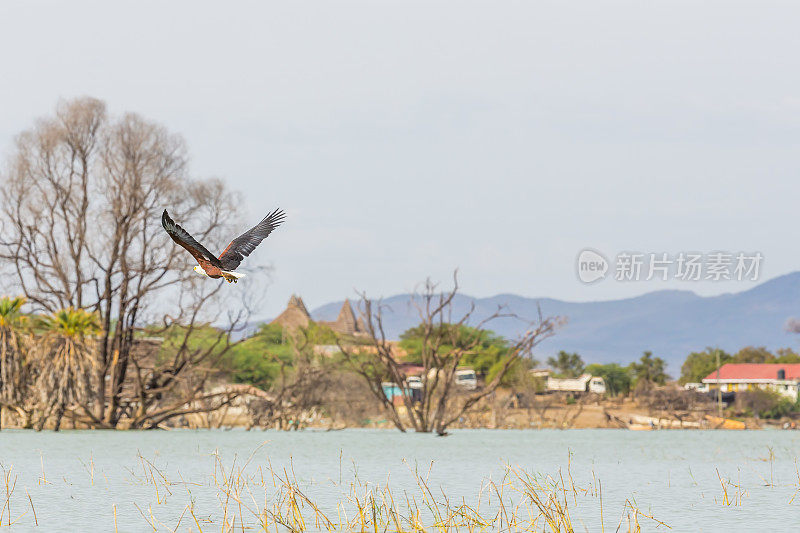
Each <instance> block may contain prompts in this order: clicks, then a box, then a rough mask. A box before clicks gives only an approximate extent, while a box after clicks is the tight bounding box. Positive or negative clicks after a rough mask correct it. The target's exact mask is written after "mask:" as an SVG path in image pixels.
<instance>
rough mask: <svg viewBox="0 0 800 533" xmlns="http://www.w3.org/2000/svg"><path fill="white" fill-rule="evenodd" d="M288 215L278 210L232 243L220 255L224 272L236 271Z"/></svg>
mask: <svg viewBox="0 0 800 533" xmlns="http://www.w3.org/2000/svg"><path fill="white" fill-rule="evenodd" d="M285 217H286V213H284V212H283V211H281V210H280V209H276V210H275V211H273V212H272V213H270V214H268V215H267V216H265V217H264V220H262V221H261V222H259V223H258V224H256V225H255V226H253V227H252V228H250V229H249V230H248V231H247V232H245V233H243V234H241V235H239V236H238V237H236V238H235V239H233V240H232V241H231V243H230V244H229V245H228V247H227V248H225V250H224V251H223V252H222V253H221V254H220V256H219V261H220V263H221V264H222V269H223V270H236V267H238V266H239V263H241V262H242V260H243V259H244V258H245V257H247V256H248V255H250V254H251V253H252V252H253V250H255V249H256V246H258V245H259V244H261V241H263V240H264V239H266V238H267V236H268V235H269V234H270V233H272V230H274V229H275V228H277V227H278V226H279V225H280V224H281V223H282V222H283V221H284V219H285Z"/></svg>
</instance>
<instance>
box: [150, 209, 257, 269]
mask: <svg viewBox="0 0 800 533" xmlns="http://www.w3.org/2000/svg"><path fill="white" fill-rule="evenodd" d="M161 225H162V226H164V229H165V230H166V231H167V233H168V234H169V236H170V237H171V238H172V240H173V241H175V242H176V243H178V244H180V245H181V246H183V247H184V248H186V250H187V251H188V252H189V253H190V254H192V255H193V256H194V258H195V259H196V260H197V262H198V263H200V266H203V263H211V264H212V265H213V266H215V267H217V268H222V264H221V262H220V260H219V259H217V257H216V256H215V255H214V254H212V253H211V252H209V251H208V249H207V248H206V247H205V246H203V245H202V244H200V243H199V242H197V240H196V239H195V238H194V237H192V236H191V235H189V232H188V231H186V230H185V229H183V228H182V227H180V226H179V225H178V224H176V223H175V221H174V220H172V219H171V218H170V217H169V214H168V213H167V210H166V209H164V213H163V214H162V215H161ZM251 231H252V230H251Z"/></svg>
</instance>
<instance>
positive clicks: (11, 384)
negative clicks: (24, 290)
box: [0, 296, 30, 427]
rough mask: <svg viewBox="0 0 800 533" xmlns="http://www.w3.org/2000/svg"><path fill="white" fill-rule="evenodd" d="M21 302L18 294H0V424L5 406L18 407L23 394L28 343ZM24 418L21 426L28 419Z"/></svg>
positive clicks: (23, 299) (3, 420)
mask: <svg viewBox="0 0 800 533" xmlns="http://www.w3.org/2000/svg"><path fill="white" fill-rule="evenodd" d="M23 305H25V298H22V297H17V298H9V297H8V296H4V297H2V298H0V427H2V426H3V424H4V422H5V416H4V415H5V409H6V408H7V407H10V408H12V409H17V410H20V409H21V408H22V404H23V401H24V399H25V396H26V394H25V392H26V390H25V389H26V385H27V383H28V380H27V372H26V371H27V369H28V361H27V357H26V355H27V348H28V346H29V344H28V343H27V342H26V341H27V340H28V339H27V337H26V336H25V335H24V334H23V332H24V329H25V326H26V324H27V317H26V316H25V315H24V314H23V313H22V306H23ZM25 418H26V420H25V421H23V426H25V425H27V422H28V421H29V420H30V417H25Z"/></svg>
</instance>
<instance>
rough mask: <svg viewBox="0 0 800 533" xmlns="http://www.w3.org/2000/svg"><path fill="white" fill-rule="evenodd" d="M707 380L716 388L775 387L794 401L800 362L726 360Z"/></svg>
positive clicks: (732, 389)
mask: <svg viewBox="0 0 800 533" xmlns="http://www.w3.org/2000/svg"><path fill="white" fill-rule="evenodd" d="M703 383H704V384H706V385H707V386H708V387H709V388H711V389H712V390H716V389H717V387H721V388H722V390H723V391H747V390H753V389H756V388H758V389H767V390H773V391H775V392H778V393H780V394H782V395H783V396H786V397H787V398H791V399H793V400H794V399H797V392H798V390H800V364H782V363H726V364H724V365H722V366H721V367H720V368H719V371H717V370H715V371H714V372H711V373H710V374H709V375H708V376H706V377H705V378H704V379H703Z"/></svg>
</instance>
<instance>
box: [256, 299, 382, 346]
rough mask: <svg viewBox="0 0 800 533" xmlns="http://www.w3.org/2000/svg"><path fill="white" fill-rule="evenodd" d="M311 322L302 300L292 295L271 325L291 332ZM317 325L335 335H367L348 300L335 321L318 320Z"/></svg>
mask: <svg viewBox="0 0 800 533" xmlns="http://www.w3.org/2000/svg"><path fill="white" fill-rule="evenodd" d="M311 322H313V319H312V318H311V314H310V313H309V312H308V309H307V308H306V305H305V303H303V299H302V298H301V297H299V296H297V295H294V294H293V295H292V297H291V298H289V303H288V304H286V309H285V310H284V311H283V312H282V313H281V314H280V315H278V317H277V318H275V320H273V321H272V322H271V323H272V324H278V325H280V326H281V327H283V328H285V329H287V330H289V331H293V330H295V329H297V328H305V327H308V325H309V324H310V323H311ZM317 323H318V324H322V325H324V326H328V327H329V328H331V329H332V330H333V331H334V332H335V333H338V334H340V335H350V336H353V337H363V336H366V335H367V331H366V328H365V327H364V322H363V321H362V320H361V318H356V314H355V313H354V312H353V306H352V305H351V304H350V300H345V301H344V303H343V304H342V308H341V309H340V310H339V315H338V316H337V317H336V320H334V321H333V322H326V321H321V320H320V321H317Z"/></svg>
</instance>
